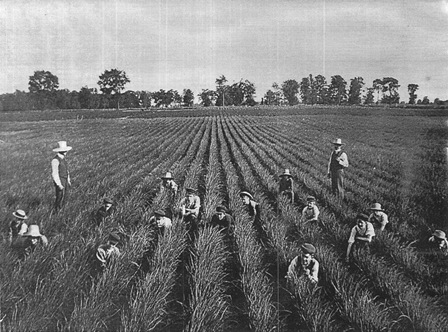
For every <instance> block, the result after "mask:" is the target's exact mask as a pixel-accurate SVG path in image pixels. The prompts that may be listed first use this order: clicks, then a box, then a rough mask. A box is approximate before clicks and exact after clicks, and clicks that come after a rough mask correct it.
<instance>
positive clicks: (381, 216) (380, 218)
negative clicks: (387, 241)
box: [369, 203, 389, 231]
mask: <svg viewBox="0 0 448 332" xmlns="http://www.w3.org/2000/svg"><path fill="white" fill-rule="evenodd" d="M370 211H372V213H371V214H370V216H369V222H371V223H372V224H373V225H378V226H380V231H384V228H385V227H386V225H387V223H388V222H389V219H388V218H387V214H385V213H384V210H383V209H382V208H381V204H380V203H374V204H372V206H371V207H370Z"/></svg>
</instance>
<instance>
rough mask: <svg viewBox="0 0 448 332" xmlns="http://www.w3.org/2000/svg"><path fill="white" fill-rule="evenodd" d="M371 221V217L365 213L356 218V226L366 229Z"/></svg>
mask: <svg viewBox="0 0 448 332" xmlns="http://www.w3.org/2000/svg"><path fill="white" fill-rule="evenodd" d="M368 220H369V217H368V216H367V215H365V214H363V213H360V214H358V215H357V216H356V225H357V226H358V227H359V228H360V229H365V228H366V227H367V221H368Z"/></svg>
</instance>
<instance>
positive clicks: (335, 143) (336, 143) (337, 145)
mask: <svg viewBox="0 0 448 332" xmlns="http://www.w3.org/2000/svg"><path fill="white" fill-rule="evenodd" d="M332 143H333V146H334V149H335V150H339V149H340V148H341V147H342V140H341V139H340V138H337V139H335V140H334V141H333V142H332Z"/></svg>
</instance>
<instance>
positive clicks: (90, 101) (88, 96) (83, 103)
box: [78, 86, 99, 109]
mask: <svg viewBox="0 0 448 332" xmlns="http://www.w3.org/2000/svg"><path fill="white" fill-rule="evenodd" d="M97 93H98V91H97V89H96V88H92V89H91V88H89V87H88V86H83V87H82V88H81V90H79V93H78V100H79V104H80V107H81V108H88V109H91V108H98V107H99V105H96V104H95V102H94V101H95V95H96V94H97Z"/></svg>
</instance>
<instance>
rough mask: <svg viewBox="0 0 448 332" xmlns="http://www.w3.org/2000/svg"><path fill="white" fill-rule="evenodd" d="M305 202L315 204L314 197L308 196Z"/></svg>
mask: <svg viewBox="0 0 448 332" xmlns="http://www.w3.org/2000/svg"><path fill="white" fill-rule="evenodd" d="M306 201H307V202H315V201H316V197H314V196H308V197H307V198H306Z"/></svg>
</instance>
